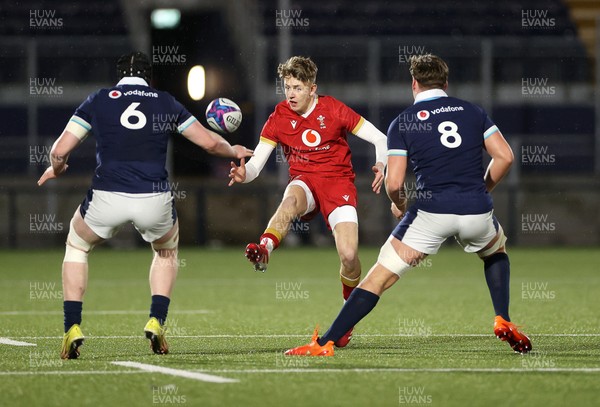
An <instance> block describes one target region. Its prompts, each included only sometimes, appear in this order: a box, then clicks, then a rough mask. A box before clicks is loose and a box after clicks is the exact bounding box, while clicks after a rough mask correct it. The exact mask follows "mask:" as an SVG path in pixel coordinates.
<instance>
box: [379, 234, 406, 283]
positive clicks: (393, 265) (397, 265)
mask: <svg viewBox="0 0 600 407" xmlns="http://www.w3.org/2000/svg"><path fill="white" fill-rule="evenodd" d="M377 263H379V264H381V265H382V266H383V267H385V268H386V269H388V270H389V271H391V272H392V273H394V274H396V275H397V276H398V277H402V275H403V274H404V273H406V272H407V271H408V270H409V269H410V267H411V266H410V264H408V263H407V262H405V261H404V260H403V259H402V257H400V256H399V255H398V252H397V251H396V249H394V246H392V237H390V238H389V239H388V240H387V241H386V242H385V243H384V244H383V246H381V250H380V251H379V257H377Z"/></svg>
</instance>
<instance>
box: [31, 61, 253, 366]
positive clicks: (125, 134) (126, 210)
mask: <svg viewBox="0 0 600 407" xmlns="http://www.w3.org/2000/svg"><path fill="white" fill-rule="evenodd" d="M151 74H152V67H151V64H150V61H149V59H148V57H147V56H146V55H145V54H143V53H141V52H134V53H131V54H128V55H123V56H122V57H121V58H119V60H118V62H117V75H118V78H119V79H120V80H119V83H117V84H116V85H115V86H114V87H112V88H108V89H100V90H99V91H97V92H95V93H93V94H91V95H90V96H89V97H88V98H87V99H86V100H85V101H84V102H83V103H82V104H81V106H79V108H77V110H76V111H75V114H74V115H73V117H71V120H69V122H68V124H67V126H66V127H65V130H64V131H63V132H62V134H61V135H60V137H59V138H58V139H57V140H56V141H55V142H54V145H53V146H52V150H51V151H50V160H51V164H52V165H51V166H50V167H48V169H47V170H46V171H45V172H44V174H43V175H42V176H41V178H40V179H39V181H38V185H42V184H43V183H44V182H46V181H47V180H49V179H52V178H56V177H57V176H59V175H61V174H63V173H64V172H65V171H66V170H67V168H68V165H67V160H68V158H69V154H70V153H71V152H72V151H73V150H74V149H75V148H76V147H77V146H78V145H79V144H80V143H81V142H82V141H83V140H84V139H85V138H86V137H87V135H88V134H89V133H92V134H93V135H94V137H95V139H96V161H97V163H96V164H97V166H96V170H95V173H94V177H93V179H92V185H91V188H90V189H89V191H88V193H87V196H86V197H85V199H84V200H83V202H82V203H81V205H80V206H79V207H78V208H77V210H76V211H75V214H74V215H73V218H72V220H71V223H70V227H69V233H68V236H67V241H66V251H65V257H64V261H63V266H62V279H63V295H64V329H65V334H64V338H63V343H62V349H61V358H63V359H75V358H77V357H78V356H79V349H78V348H79V346H81V344H82V343H83V340H84V336H83V333H82V332H81V328H80V324H81V312H82V304H83V295H84V293H85V290H86V286H87V276H88V260H87V258H88V253H89V252H90V251H91V250H92V248H93V247H94V246H95V245H97V244H99V243H101V242H103V241H104V240H106V239H110V238H111V237H113V236H114V235H115V234H116V233H117V232H118V230H119V228H120V227H121V226H122V225H123V224H125V223H128V222H132V223H133V224H134V226H135V228H136V229H137V230H138V232H139V233H140V234H141V236H142V238H143V239H144V240H145V241H147V242H148V243H150V244H151V245H152V249H153V251H154V258H153V260H152V264H151V266H150V291H151V295H152V303H151V305H150V320H149V321H148V323H147V324H146V326H145V328H144V331H145V334H146V337H147V338H148V339H149V340H150V348H151V349H152V351H153V352H154V353H156V354H166V353H168V351H169V348H168V345H167V341H166V339H165V320H166V318H167V312H168V308H169V303H170V298H171V291H172V289H173V285H174V284H175V279H176V276H177V265H178V263H177V247H178V240H179V226H178V222H177V213H176V211H175V201H174V199H173V194H172V192H171V191H170V186H169V185H170V184H169V182H168V174H167V170H166V168H165V165H166V158H167V143H168V139H169V137H170V133H171V132H179V133H181V134H182V135H183V136H184V137H185V138H187V139H188V140H190V141H191V142H192V143H194V144H196V145H198V146H200V147H201V148H203V149H204V150H206V151H207V152H209V153H210V154H213V155H216V156H220V157H230V158H236V159H241V158H245V157H250V156H252V150H249V149H247V148H245V147H243V146H240V145H234V146H232V145H230V144H229V143H228V142H227V141H226V140H225V139H223V138H222V137H221V136H219V135H218V134H216V133H214V132H212V131H210V130H208V129H206V128H205V127H204V126H202V125H201V124H200V123H199V122H198V120H196V118H195V117H194V116H192V115H191V114H190V113H189V112H188V111H187V109H186V108H185V107H183V105H181V103H179V102H178V101H177V100H175V98H173V96H171V95H170V94H169V93H167V92H162V91H159V90H156V89H153V88H151V87H150V86H149V82H150V79H151Z"/></svg>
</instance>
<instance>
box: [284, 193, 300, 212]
mask: <svg viewBox="0 0 600 407" xmlns="http://www.w3.org/2000/svg"><path fill="white" fill-rule="evenodd" d="M281 208H282V209H283V210H285V211H286V212H298V211H299V208H298V198H296V197H295V196H294V195H287V196H286V197H285V198H283V200H282V201H281Z"/></svg>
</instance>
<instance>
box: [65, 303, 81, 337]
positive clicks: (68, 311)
mask: <svg viewBox="0 0 600 407" xmlns="http://www.w3.org/2000/svg"><path fill="white" fill-rule="evenodd" d="M82 308H83V302H81V301H63V311H64V314H65V333H66V332H67V331H68V330H69V329H70V328H71V327H72V326H73V325H75V324H78V325H81V309H82Z"/></svg>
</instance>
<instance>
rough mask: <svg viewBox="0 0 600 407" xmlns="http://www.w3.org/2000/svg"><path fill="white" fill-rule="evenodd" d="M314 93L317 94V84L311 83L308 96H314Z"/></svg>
mask: <svg viewBox="0 0 600 407" xmlns="http://www.w3.org/2000/svg"><path fill="white" fill-rule="evenodd" d="M315 93H317V84H316V83H313V84H312V85H310V96H314V94H315Z"/></svg>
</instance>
